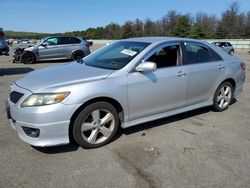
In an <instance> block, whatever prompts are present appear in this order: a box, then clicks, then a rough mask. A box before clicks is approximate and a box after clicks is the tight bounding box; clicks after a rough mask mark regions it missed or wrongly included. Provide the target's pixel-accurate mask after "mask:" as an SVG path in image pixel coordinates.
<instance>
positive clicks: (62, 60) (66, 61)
mask: <svg viewBox="0 0 250 188" xmlns="http://www.w3.org/2000/svg"><path fill="white" fill-rule="evenodd" d="M72 61H73V60H69V59H61V60H47V61H37V62H35V64H44V63H68V62H72Z"/></svg>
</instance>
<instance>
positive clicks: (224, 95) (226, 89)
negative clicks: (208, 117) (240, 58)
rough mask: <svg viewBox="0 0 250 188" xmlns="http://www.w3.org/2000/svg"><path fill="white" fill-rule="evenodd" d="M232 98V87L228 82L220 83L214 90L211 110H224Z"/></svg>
mask: <svg viewBox="0 0 250 188" xmlns="http://www.w3.org/2000/svg"><path fill="white" fill-rule="evenodd" d="M232 98H233V87H232V84H231V83H230V82H224V83H222V84H221V85H220V86H219V87H218V88H217V90H216V92H215V94H214V100H213V108H214V110H216V111H223V110H226V109H227V108H228V107H229V105H230V104H231V101H232Z"/></svg>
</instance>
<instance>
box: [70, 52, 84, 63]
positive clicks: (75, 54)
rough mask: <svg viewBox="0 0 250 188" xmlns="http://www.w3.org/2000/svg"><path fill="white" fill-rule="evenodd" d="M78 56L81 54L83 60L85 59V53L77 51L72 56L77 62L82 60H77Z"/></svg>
mask: <svg viewBox="0 0 250 188" xmlns="http://www.w3.org/2000/svg"><path fill="white" fill-rule="evenodd" d="M77 54H81V58H83V57H84V53H83V52H82V51H75V52H74V53H73V54H72V60H74V61H77V60H79V59H81V58H79V59H77V58H76V57H75V56H77Z"/></svg>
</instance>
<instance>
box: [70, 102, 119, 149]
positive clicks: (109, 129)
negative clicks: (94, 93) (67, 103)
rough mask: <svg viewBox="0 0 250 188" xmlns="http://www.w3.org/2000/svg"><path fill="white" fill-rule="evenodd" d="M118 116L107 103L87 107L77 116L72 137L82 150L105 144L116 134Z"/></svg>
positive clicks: (97, 103) (113, 108)
mask: <svg viewBox="0 0 250 188" xmlns="http://www.w3.org/2000/svg"><path fill="white" fill-rule="evenodd" d="M118 126H119V116H118V113H117V110H116V109H115V107H114V106H113V105H111V104H109V103H107V102H96V103H93V104H91V105H89V106H87V107H86V108H85V109H84V110H83V111H82V112H80V114H79V115H78V116H77V118H76V120H75V122H74V125H73V137H74V139H75V141H76V142H77V143H78V144H79V145H80V146H82V147H83V148H89V149H90V148H96V147H100V146H103V145H105V144H107V143H108V142H109V141H110V140H111V139H112V138H113V137H114V135H115V133H116V132H117V129H118Z"/></svg>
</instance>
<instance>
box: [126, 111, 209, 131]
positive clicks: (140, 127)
mask: <svg viewBox="0 0 250 188" xmlns="http://www.w3.org/2000/svg"><path fill="white" fill-rule="evenodd" d="M210 111H211V107H204V108H200V109H196V110H192V111H189V112H184V113H181V114H177V115H174V116H170V117H166V118H162V119H158V120H155V121H150V122H147V123H142V124H138V125H136V126H133V127H130V128H127V129H124V130H122V133H123V134H125V135H129V134H134V133H137V132H141V131H144V130H149V129H151V128H155V127H158V126H162V125H166V124H170V123H173V122H178V121H180V120H183V119H187V118H190V117H194V116H198V115H201V114H205V113H208V112H210ZM142 135H145V133H142Z"/></svg>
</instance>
